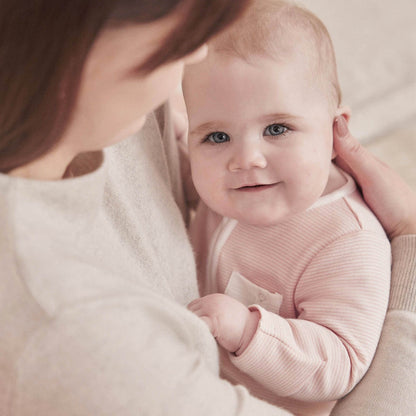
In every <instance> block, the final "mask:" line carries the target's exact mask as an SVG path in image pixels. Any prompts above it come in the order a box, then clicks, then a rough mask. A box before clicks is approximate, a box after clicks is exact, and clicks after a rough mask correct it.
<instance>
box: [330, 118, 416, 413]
mask: <svg viewBox="0 0 416 416" xmlns="http://www.w3.org/2000/svg"><path fill="white" fill-rule="evenodd" d="M334 133H335V134H334V147H335V150H336V152H337V153H338V163H339V164H340V165H341V166H342V167H343V168H344V169H345V170H347V171H348V172H350V173H351V174H352V175H353V176H354V177H355V179H356V181H357V182H358V184H359V185H360V186H361V189H362V192H363V195H364V198H365V200H366V202H367V204H368V205H369V206H370V207H371V209H372V210H373V211H374V213H375V214H376V215H377V217H378V218H379V220H380V222H381V223H382V225H383V226H384V228H385V230H386V233H387V234H388V235H389V237H390V239H391V240H392V254H393V269H392V282H391V293H390V302H389V310H388V312H387V316H386V320H385V323H384V327H383V332H382V336H381V339H380V342H379V345H378V349H377V352H376V356H375V358H374V361H373V363H372V364H371V367H370V370H369V371H368V373H367V374H366V376H365V377H364V378H363V380H362V381H361V382H360V384H359V385H358V386H357V387H356V388H355V389H354V390H353V391H352V392H351V393H350V394H349V395H348V396H346V397H345V398H344V399H342V400H340V401H339V402H338V404H337V405H336V406H335V408H334V410H333V411H332V413H331V415H332V416H347V415H348V416H354V415H357V416H358V415H360V416H363V415H374V416H382V415H385V416H390V415H395V416H408V415H414V414H416V398H415V392H416V378H415V374H416V343H415V339H416V194H415V193H414V192H413V191H412V190H411V189H410V187H408V186H407V185H406V184H405V183H404V182H403V180H402V179H401V178H400V177H399V176H398V175H397V174H396V173H395V172H393V171H392V170H391V169H390V168H389V167H388V166H386V165H385V164H384V163H382V162H380V161H379V160H377V159H376V158H375V157H374V156H372V155H371V154H370V153H369V152H368V151H367V150H366V149H365V148H364V147H362V146H361V145H360V144H359V142H358V141H357V140H356V139H355V138H354V137H352V136H351V135H350V133H349V132H348V129H347V126H346V123H344V121H343V120H342V119H338V121H337V122H336V123H335V132H334Z"/></svg>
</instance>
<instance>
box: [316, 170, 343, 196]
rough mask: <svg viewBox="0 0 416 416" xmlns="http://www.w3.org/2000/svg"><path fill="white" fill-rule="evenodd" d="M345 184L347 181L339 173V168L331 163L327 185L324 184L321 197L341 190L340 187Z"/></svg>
mask: <svg viewBox="0 0 416 416" xmlns="http://www.w3.org/2000/svg"><path fill="white" fill-rule="evenodd" d="M346 183H347V179H346V178H345V176H344V175H343V174H342V173H341V172H340V170H339V168H338V167H337V166H335V165H334V163H331V168H330V170H329V178H328V183H327V184H326V187H325V190H324V192H323V193H322V196H324V195H327V194H330V193H331V192H334V191H336V190H337V189H339V188H341V186H343V185H345V184H346Z"/></svg>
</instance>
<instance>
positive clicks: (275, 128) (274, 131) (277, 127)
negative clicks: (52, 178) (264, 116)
mask: <svg viewBox="0 0 416 416" xmlns="http://www.w3.org/2000/svg"><path fill="white" fill-rule="evenodd" d="M288 130H289V129H288V128H287V127H285V126H283V125H282V124H270V126H267V127H266V128H265V130H264V135H265V136H280V135H282V134H285V133H286V132H287V131H288Z"/></svg>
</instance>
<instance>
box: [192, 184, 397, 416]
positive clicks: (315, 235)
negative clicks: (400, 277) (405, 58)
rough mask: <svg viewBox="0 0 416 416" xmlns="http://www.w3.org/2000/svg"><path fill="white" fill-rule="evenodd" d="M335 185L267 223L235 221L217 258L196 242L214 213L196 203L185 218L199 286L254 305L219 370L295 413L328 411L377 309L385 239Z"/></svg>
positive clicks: (350, 374) (378, 322)
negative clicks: (244, 340)
mask: <svg viewBox="0 0 416 416" xmlns="http://www.w3.org/2000/svg"><path fill="white" fill-rule="evenodd" d="M336 193H337V196H336V197H334V198H331V197H328V196H325V197H324V198H322V199H325V201H322V202H321V203H318V204H316V205H315V206H314V207H313V208H312V209H310V210H308V211H306V212H304V213H301V214H297V215H295V216H293V217H290V218H289V219H287V220H285V221H282V222H281V223H279V224H277V225H275V226H272V227H255V226H250V225H247V224H242V223H236V225H235V227H234V228H233V229H232V231H231V233H230V235H228V238H226V239H225V242H224V239H221V238H219V239H218V241H223V242H224V243H223V244H222V245H217V246H216V247H215V248H214V251H218V250H219V251H220V253H221V254H220V255H219V256H218V255H212V256H211V255H210V256H208V253H207V251H206V250H207V247H210V242H211V239H212V236H214V235H215V236H217V235H216V234H215V230H216V228H217V227H218V226H219V225H220V223H221V221H222V219H221V217H220V216H218V215H217V214H215V213H213V212H212V211H211V210H209V208H208V207H206V206H205V205H204V204H202V203H201V205H200V207H199V209H198V212H197V214H196V217H195V220H194V222H193V224H192V225H191V239H192V242H193V245H194V249H195V251H196V253H197V262H198V265H199V268H198V270H199V278H200V280H201V284H200V287H201V289H202V291H203V294H207V292H206V288H207V287H217V290H218V291H219V292H221V293H226V294H232V295H233V297H236V298H237V299H240V301H244V303H245V304H250V303H252V304H255V306H252V307H255V308H257V309H258V310H259V311H260V312H261V320H260V323H259V327H258V330H257V332H256V334H255V336H254V337H253V339H252V341H251V343H250V345H249V346H248V347H247V349H246V350H245V351H244V353H243V354H242V355H240V356H238V357H235V356H233V355H231V354H228V353H225V352H224V351H222V361H221V367H222V374H223V375H224V376H225V377H226V378H227V379H229V380H231V381H232V382H233V383H242V384H243V385H245V386H247V387H248V388H249V389H250V391H251V392H253V393H254V394H255V395H256V396H258V397H260V398H263V399H265V400H268V401H270V402H271V403H273V404H276V405H279V406H284V407H285V408H288V409H289V410H290V411H292V412H294V413H295V414H302V415H325V414H329V412H330V409H331V407H332V406H333V400H334V399H338V398H340V397H342V396H344V395H345V394H347V393H348V392H349V391H350V390H351V389H352V388H353V387H354V386H355V385H356V384H357V383H358V381H359V380H360V379H361V377H362V376H363V375H364V373H365V371H366V370H367V369H368V366H369V365H370V362H371V360H372V358H373V355H374V352H375V349H376V346H377V343H378V340H379V336H380V332H381V327H382V324H383V321H384V317H385V312H386V309H387V301H388V293H389V283H390V266H391V263H390V250H391V249H390V244H389V242H388V240H387V237H386V235H385V233H384V231H383V229H382V228H381V226H380V224H379V223H378V221H377V220H376V218H375V217H374V215H373V214H372V213H371V212H370V210H369V209H368V208H367V206H366V205H365V203H364V202H363V201H362V199H361V197H360V195H359V193H358V192H357V191H355V192H353V193H350V192H348V193H347V194H345V193H342V192H340V190H338V191H336ZM222 224H223V223H222ZM231 224H232V223H231ZM224 230H227V227H224ZM210 249H211V250H212V249H213V246H212V245H211V248H210ZM208 258H209V259H218V264H213V265H212V264H211V265H210V264H207V259H208ZM231 277H232V278H231ZM210 280H214V281H215V284H214V285H212V284H208V285H207V283H209V281H210ZM247 281H249V284H248V283H247ZM276 293H278V294H279V296H277V295H275V294H276ZM273 302H275V305H273ZM247 306H248V305H247Z"/></svg>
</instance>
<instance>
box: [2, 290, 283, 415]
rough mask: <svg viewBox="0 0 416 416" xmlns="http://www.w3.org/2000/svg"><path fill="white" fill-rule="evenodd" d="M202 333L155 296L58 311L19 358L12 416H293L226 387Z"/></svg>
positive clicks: (180, 312) (189, 318) (184, 312)
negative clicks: (207, 353)
mask: <svg viewBox="0 0 416 416" xmlns="http://www.w3.org/2000/svg"><path fill="white" fill-rule="evenodd" d="M202 328H203V329H202ZM202 331H205V332H206V337H209V332H208V330H207V328H206V327H204V326H203V323H201V322H200V321H199V320H198V319H197V318H196V317H194V316H192V315H191V313H190V312H188V311H187V310H185V308H183V307H180V306H179V305H177V304H175V303H173V302H170V301H169V300H167V299H166V298H161V297H157V296H155V295H154V293H152V292H147V293H142V294H137V293H132V294H129V295H123V296H114V297H111V298H110V299H97V300H92V301H89V302H86V303H84V304H82V305H77V306H73V307H71V308H68V309H66V310H64V311H61V312H60V314H59V316H57V317H55V318H54V319H53V320H51V321H50V322H49V323H48V324H47V325H45V326H44V327H42V328H41V329H40V330H38V331H37V332H36V333H35V334H34V335H33V336H32V337H31V339H30V342H29V343H28V345H27V346H26V348H25V350H24V352H23V354H22V355H21V357H20V360H19V364H18V371H17V375H16V381H15V389H14V394H13V396H14V400H13V409H12V410H11V412H10V414H13V415H16V416H29V415H42V416H55V415H57V414H59V415H60V416H74V415H77V416H91V415H94V416H104V415H105V416H108V415H118V416H138V415H152V416H158V415H160V416H162V415H177V416H181V415H183V416H187V415H201V416H204V415H206V416H214V415H215V416H218V415H224V416H229V415H240V416H243V415H247V416H248V415H250V416H251V415H255V414H261V415H265V416H266V415H275V416H285V415H289V414H288V413H287V412H286V411H284V410H280V409H278V408H276V407H273V406H271V405H269V404H267V403H265V402H262V401H260V400H258V399H255V398H253V397H251V396H250V395H249V394H248V392H247V390H246V389H245V388H243V387H236V386H232V385H231V384H229V383H228V382H226V381H224V380H221V379H220V378H219V377H218V374H217V372H216V371H215V366H213V365H212V363H210V362H208V361H207V360H206V358H204V354H201V352H200V350H199V349H200V347H201V345H198V344H200V343H201V342H203V340H204V339H205V338H206V337H204V336H203V335H204V334H203V333H202ZM196 334H199V335H198V336H197V335H196ZM201 336H202V340H201ZM211 347H212V349H213V351H215V343H214V341H213V340H212V345H211Z"/></svg>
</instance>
